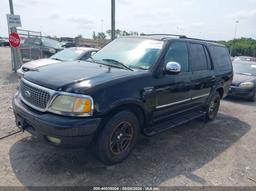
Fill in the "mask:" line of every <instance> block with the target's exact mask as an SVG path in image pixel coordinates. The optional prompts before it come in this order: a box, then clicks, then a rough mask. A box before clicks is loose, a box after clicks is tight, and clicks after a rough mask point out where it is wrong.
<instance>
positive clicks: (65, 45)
mask: <svg viewBox="0 0 256 191" xmlns="http://www.w3.org/2000/svg"><path fill="white" fill-rule="evenodd" d="M61 46H62V47H64V48H70V47H76V43H75V42H66V41H64V42H61Z"/></svg>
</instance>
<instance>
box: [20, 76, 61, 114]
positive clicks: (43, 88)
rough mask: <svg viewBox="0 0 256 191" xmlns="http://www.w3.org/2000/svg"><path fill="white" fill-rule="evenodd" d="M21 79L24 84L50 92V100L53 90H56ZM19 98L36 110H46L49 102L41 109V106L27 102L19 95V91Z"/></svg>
mask: <svg viewBox="0 0 256 191" xmlns="http://www.w3.org/2000/svg"><path fill="white" fill-rule="evenodd" d="M21 81H23V82H24V83H25V84H28V85H30V86H32V87H35V88H37V89H41V90H43V91H46V92H48V93H49V94H50V100H51V99H52V97H53V95H54V94H55V92H56V91H54V90H52V89H48V88H45V87H43V86H39V85H37V84H34V83H32V82H30V81H28V80H26V79H24V78H22V79H21ZM20 88H21V87H20ZM20 98H21V100H22V101H23V102H24V103H25V104H26V105H28V106H30V107H32V108H33V109H35V110H38V111H41V112H46V111H47V109H48V106H49V104H48V103H49V102H48V103H47V105H46V107H45V109H42V108H39V107H37V106H34V105H33V104H31V103H29V102H28V101H27V100H26V99H25V98H24V97H23V96H22V95H21V93H20Z"/></svg>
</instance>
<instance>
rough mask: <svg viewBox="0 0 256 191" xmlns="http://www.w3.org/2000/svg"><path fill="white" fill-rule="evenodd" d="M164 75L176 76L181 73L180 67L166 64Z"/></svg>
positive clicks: (171, 63) (172, 63)
mask: <svg viewBox="0 0 256 191" xmlns="http://www.w3.org/2000/svg"><path fill="white" fill-rule="evenodd" d="M165 70H166V73H168V74H178V73H180V72H181V66H180V64H179V63H177V62H168V63H167V64H166V66H165Z"/></svg>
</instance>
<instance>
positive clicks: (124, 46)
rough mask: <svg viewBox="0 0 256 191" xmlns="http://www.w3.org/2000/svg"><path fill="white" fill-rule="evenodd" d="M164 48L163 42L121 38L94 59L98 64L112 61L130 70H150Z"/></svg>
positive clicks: (102, 50) (94, 56)
mask: <svg viewBox="0 0 256 191" xmlns="http://www.w3.org/2000/svg"><path fill="white" fill-rule="evenodd" d="M162 46H163V42H162V41H157V40H148V39H139V38H120V39H116V40H114V41H112V42H111V43H109V44H108V45H107V46H105V47H104V48H103V49H101V50H100V51H99V52H98V53H96V54H95V55H93V56H92V57H93V60H95V61H98V62H106V61H111V60H112V61H115V62H116V63H117V62H119V63H123V64H124V65H126V66H127V67H130V68H140V69H149V68H150V67H151V66H152V65H153V64H154V63H155V62H156V60H157V58H158V57H159V55H160V51H161V49H162ZM112 63H114V62H112Z"/></svg>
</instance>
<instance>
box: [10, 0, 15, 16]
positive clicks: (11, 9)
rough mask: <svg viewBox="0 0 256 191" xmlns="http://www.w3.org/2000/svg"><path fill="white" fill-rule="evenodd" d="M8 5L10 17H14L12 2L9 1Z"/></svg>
mask: <svg viewBox="0 0 256 191" xmlns="http://www.w3.org/2000/svg"><path fill="white" fill-rule="evenodd" d="M9 5H10V13H11V15H14V11H13V3H12V0H9Z"/></svg>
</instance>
